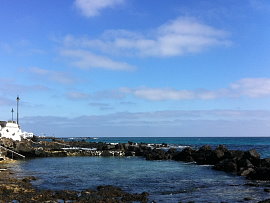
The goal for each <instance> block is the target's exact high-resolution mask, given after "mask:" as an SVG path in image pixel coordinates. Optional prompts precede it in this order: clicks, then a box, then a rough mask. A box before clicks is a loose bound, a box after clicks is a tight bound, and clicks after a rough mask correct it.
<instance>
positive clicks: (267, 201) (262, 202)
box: [258, 199, 270, 203]
mask: <svg viewBox="0 0 270 203" xmlns="http://www.w3.org/2000/svg"><path fill="white" fill-rule="evenodd" d="M258 203H270V199H266V200H262V201H259V202H258Z"/></svg>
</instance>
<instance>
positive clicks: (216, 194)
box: [14, 138, 270, 202]
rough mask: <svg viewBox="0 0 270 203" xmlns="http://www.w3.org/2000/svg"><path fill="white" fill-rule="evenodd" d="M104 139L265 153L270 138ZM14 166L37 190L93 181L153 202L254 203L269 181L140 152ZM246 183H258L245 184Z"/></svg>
mask: <svg viewBox="0 0 270 203" xmlns="http://www.w3.org/2000/svg"><path fill="white" fill-rule="evenodd" d="M84 139H85V138H84ZM104 139H106V140H107V141H108V142H117V141H123V140H128V141H133V142H135V141H136V140H138V141H139V140H140V141H139V142H145V143H154V140H156V142H155V143H162V142H165V143H170V144H175V145H181V144H183V145H185V146H186V145H191V146H200V145H203V144H210V145H213V146H216V145H218V144H226V146H227V145H229V146H234V147H235V148H240V149H244V150H248V149H249V147H252V148H256V149H260V150H261V151H262V152H264V151H265V152H266V153H265V154H264V156H267V153H269V151H270V150H269V149H270V138H252V139H250V138H241V139H240V138H230V139H227V138H200V139H199V138H193V139H194V140H193V142H192V139H191V138H186V139H184V138H181V139H180V138H145V139H144V138H100V139H99V141H100V140H103V141H104ZM89 140H91V139H89ZM233 140H234V142H235V143H237V144H235V143H234V142H233ZM95 141H97V140H95ZM184 141H185V142H184ZM123 142H124V141H123ZM228 148H229V149H230V147H228ZM14 167H15V169H16V170H17V171H18V172H19V173H22V174H24V175H34V176H36V177H37V178H38V180H37V181H33V184H34V186H35V187H37V188H39V189H53V190H63V189H65V190H66V189H67V190H77V191H80V190H83V189H89V188H91V189H95V188H96V186H98V185H115V186H119V187H121V188H122V189H123V190H124V191H127V192H132V193H141V192H148V193H149V194H150V196H149V199H150V201H153V200H154V201H156V202H179V201H182V202H188V201H195V202H221V201H225V202H243V200H244V199H245V198H249V199H251V200H250V201H249V202H257V201H259V200H263V199H267V198H270V195H269V193H266V192H264V190H263V189H264V188H266V187H268V188H269V184H270V183H269V182H268V183H267V182H256V181H249V180H246V179H245V178H243V177H239V176H235V175H231V174H228V173H225V172H222V171H215V170H212V169H211V166H199V165H195V164H187V163H183V162H176V161H146V160H145V159H144V158H141V157H63V158H58V157H53V158H38V159H32V160H28V161H25V162H20V163H19V164H16V165H15V166H14ZM250 183H252V184H254V185H259V187H252V186H249V185H250Z"/></svg>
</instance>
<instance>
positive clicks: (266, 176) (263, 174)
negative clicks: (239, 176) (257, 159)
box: [247, 167, 270, 180]
mask: <svg viewBox="0 0 270 203" xmlns="http://www.w3.org/2000/svg"><path fill="white" fill-rule="evenodd" d="M247 177H248V178H249V179H252V180H270V168H267V167H259V168H255V170H254V171H253V172H252V173H250V174H248V176H247Z"/></svg>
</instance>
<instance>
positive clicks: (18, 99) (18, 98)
mask: <svg viewBox="0 0 270 203" xmlns="http://www.w3.org/2000/svg"><path fill="white" fill-rule="evenodd" d="M19 101H20V97H19V96H17V124H18V125H19Z"/></svg>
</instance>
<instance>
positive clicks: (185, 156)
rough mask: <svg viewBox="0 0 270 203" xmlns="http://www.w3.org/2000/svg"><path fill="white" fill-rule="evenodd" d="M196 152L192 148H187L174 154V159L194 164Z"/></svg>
mask: <svg viewBox="0 0 270 203" xmlns="http://www.w3.org/2000/svg"><path fill="white" fill-rule="evenodd" d="M194 152H195V150H193V149H192V148H191V147H186V148H184V149H183V150H182V151H181V152H176V153H172V154H173V155H172V159H173V160H175V161H184V162H193V161H194V159H193V157H192V155H193V153H194Z"/></svg>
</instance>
